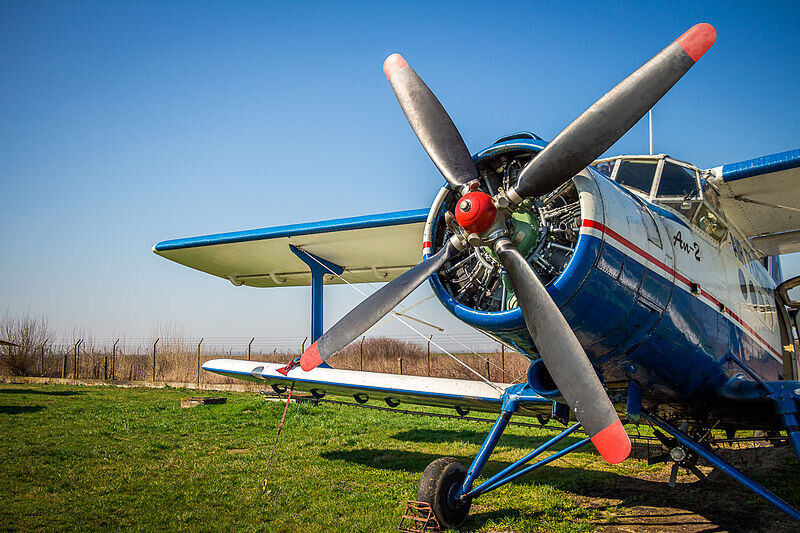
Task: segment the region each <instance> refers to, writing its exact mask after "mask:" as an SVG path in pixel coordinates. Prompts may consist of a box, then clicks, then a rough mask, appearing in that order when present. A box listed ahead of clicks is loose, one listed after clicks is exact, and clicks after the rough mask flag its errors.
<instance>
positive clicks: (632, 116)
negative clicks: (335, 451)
mask: <svg viewBox="0 0 800 533" xmlns="http://www.w3.org/2000/svg"><path fill="white" fill-rule="evenodd" d="M715 38H716V30H714V28H713V27H712V26H711V25H710V24H705V23H703V24H697V25H696V26H693V27H692V28H690V29H689V30H688V31H687V32H686V33H684V34H683V35H681V36H680V37H679V38H678V39H677V40H675V41H674V42H673V43H672V44H670V45H669V46H667V47H666V48H665V49H664V50H662V51H661V52H659V53H658V54H657V55H656V56H655V57H653V58H652V59H651V60H650V61H648V62H647V63H645V64H644V65H643V66H642V67H640V68H639V69H638V70H637V71H636V72H634V73H633V74H631V75H630V76H628V77H627V78H626V79H625V80H623V81H622V82H621V83H620V84H619V85H617V86H616V87H615V88H614V89H612V90H611V91H609V92H608V93H607V94H606V95H604V96H603V97H602V98H600V100H598V101H597V102H596V103H595V104H593V105H592V106H591V107H590V108H589V109H587V110H586V111H585V112H584V113H583V114H581V115H580V116H579V117H578V118H577V119H575V120H574V121H573V122H572V123H571V124H570V125H569V126H567V127H566V128H565V129H564V131H562V132H561V133H559V134H558V136H556V138H555V139H554V140H553V141H552V142H550V143H549V144H548V145H547V146H546V147H545V148H544V149H543V150H542V151H541V152H539V153H538V154H537V155H536V157H534V158H533V160H532V161H531V162H530V163H528V165H526V167H525V168H524V169H523V170H522V172H521V173H520V175H519V179H518V181H517V184H516V185H515V186H514V187H512V188H511V189H509V190H508V191H505V193H502V192H501V193H499V194H498V195H497V196H496V197H495V198H492V197H491V196H489V195H488V194H486V193H484V192H481V191H477V190H475V191H471V192H467V189H469V188H471V187H464V185H467V184H469V183H470V182H471V181H472V180H474V179H476V178H477V177H478V171H477V168H476V167H475V163H474V162H473V160H472V157H471V156H470V153H469V150H468V149H467V147H466V145H465V144H464V140H463V139H462V137H461V134H459V132H458V130H457V129H456V127H455V125H454V124H453V121H452V120H451V119H450V117H449V115H448V114H447V112H446V111H445V110H444V107H442V104H441V103H440V102H439V100H437V99H436V97H435V96H434V95H433V93H432V92H431V90H430V89H429V88H428V86H427V85H425V83H424V82H423V81H422V79H420V77H419V76H418V75H417V73H416V72H415V71H414V69H412V68H411V67H410V66H409V65H408V63H407V62H406V60H405V59H403V57H402V56H401V55H399V54H392V55H391V56H389V57H388V58H387V59H386V61H385V62H384V65H383V70H384V73H385V74H386V77H387V78H388V79H389V82H390V84H391V86H392V90H393V91H394V93H395V96H396V97H397V100H398V102H399V103H400V107H401V108H402V109H403V113H404V114H405V116H406V118H407V119H408V122H409V124H411V127H412V129H413V130H414V133H415V134H416V135H417V138H418V139H419V141H420V143H421V144H422V146H423V148H424V149H425V151H426V152H427V153H428V155H429V156H430V158H431V159H432V160H433V162H434V164H435V165H436V166H437V168H438V169H439V171H440V172H441V173H442V175H443V176H444V178H445V180H446V181H447V182H448V184H449V185H450V187H451V189H455V190H457V191H460V192H462V193H466V194H464V195H463V196H462V197H461V198H460V200H459V202H458V206H457V208H456V214H455V217H454V218H455V220H456V221H457V223H458V225H459V226H460V227H461V228H462V229H463V230H464V231H463V233H464V234H463V235H460V234H459V232H456V235H454V236H453V237H451V238H450V240H448V241H447V242H446V243H445V245H444V246H443V247H442V249H441V250H439V252H438V253H436V254H435V255H433V256H432V257H430V258H429V259H427V260H425V261H423V262H421V263H420V264H418V265H417V266H415V267H414V268H412V269H411V270H409V271H407V272H405V273H404V274H402V275H401V276H399V277H398V278H396V279H394V280H392V281H391V282H390V283H388V284H387V285H385V286H384V287H382V288H381V289H380V290H378V291H377V292H375V293H374V294H372V295H371V296H369V297H368V298H367V299H365V300H364V301H363V302H361V303H360V304H359V305H358V306H356V307H355V308H354V309H353V310H351V311H350V312H349V313H348V314H347V315H345V316H344V317H343V318H342V319H341V320H340V321H339V322H337V323H336V324H335V325H334V326H333V327H332V328H331V329H330V330H328V331H327V332H325V334H324V335H322V336H321V337H320V338H319V339H318V340H317V341H316V342H314V343H313V344H312V345H311V346H310V347H309V348H308V350H306V351H305V352H304V353H303V355H302V356H301V357H300V365H301V366H302V368H303V370H311V369H313V368H315V367H316V366H317V365H319V364H321V363H322V361H325V360H326V359H328V358H329V357H330V356H331V355H333V354H334V353H336V352H337V351H338V350H340V349H342V348H344V347H345V346H346V345H347V344H349V343H350V342H352V341H353V340H354V339H356V338H357V337H358V336H360V335H361V334H362V333H364V332H365V331H366V330H367V329H369V328H370V327H372V325H374V324H375V323H376V322H377V321H378V320H380V318H381V317H383V316H384V315H385V314H387V313H388V312H389V311H391V310H392V308H393V307H394V306H395V305H397V304H398V303H400V302H401V301H402V300H403V299H404V298H405V297H406V296H408V295H409V294H410V293H411V292H412V291H413V290H414V289H416V288H417V287H418V286H419V285H420V284H422V282H423V281H425V280H426V279H427V278H428V277H429V276H430V275H431V274H433V273H435V272H437V271H439V269H441V268H442V266H444V264H445V263H447V261H449V260H450V259H451V257H452V256H453V255H454V253H455V252H457V251H460V250H462V249H463V248H465V247H466V246H468V244H467V242H469V244H471V245H473V246H492V247H493V248H494V249H495V251H496V252H497V256H498V258H499V260H500V262H501V263H502V265H503V267H504V268H505V270H506V272H507V273H508V276H509V278H510V280H511V284H512V286H513V288H514V293H515V295H516V297H517V301H518V303H519V306H520V308H521V310H522V314H523V317H524V319H525V325H526V326H527V329H528V332H529V333H530V335H531V338H532V340H533V342H534V344H535V345H536V348H537V349H538V350H539V353H540V355H541V357H542V359H543V361H544V363H545V366H546V367H547V369H548V371H549V372H550V374H551V376H552V378H553V381H554V382H555V384H556V385H557V386H558V389H559V390H560V392H561V394H562V396H563V397H564V399H565V400H566V402H567V404H568V405H569V406H570V408H571V410H572V412H573V414H574V415H575V417H576V418H577V419H578V421H579V422H581V424H582V425H583V426H584V428H585V429H586V431H587V433H588V434H589V436H590V437H591V439H592V442H593V444H594V445H595V447H596V448H597V450H598V451H599V452H600V454H601V455H602V456H603V458H604V459H605V460H607V461H609V462H611V463H618V462H621V461H623V460H624V459H625V458H627V457H628V455H629V454H630V450H631V443H630V439H629V438H628V435H627V434H626V432H625V429H624V428H623V426H622V422H621V421H620V419H619V417H618V416H617V412H616V410H615V409H614V406H613V405H612V404H611V401H610V400H609V398H608V395H607V394H606V392H605V389H604V388H603V385H602V384H601V383H600V379H599V378H598V376H597V373H596V372H595V370H594V367H592V364H591V362H590V361H589V358H588V357H587V356H586V353H585V352H584V350H583V348H582V347H581V345H580V342H578V339H577V338H576V337H575V334H574V333H573V331H572V329H571V328H570V327H569V324H568V323H567V321H566V319H565V318H564V316H563V315H562V314H561V311H560V310H559V308H558V306H557V305H556V303H555V302H554V301H553V300H552V298H550V295H549V294H548V292H547V290H546V289H545V287H544V285H543V284H542V282H541V281H540V280H539V278H538V276H537V275H536V272H535V271H534V270H533V268H532V267H531V265H530V264H529V263H528V262H527V260H526V259H525V257H523V255H522V253H520V251H519V250H518V249H517V248H516V247H514V245H513V244H512V243H511V241H510V240H509V239H508V237H507V236H506V235H507V232H506V231H505V219H506V217H507V216H508V214H510V210H509V208H508V206H509V202H508V201H505V200H510V202H511V204H512V205H518V204H519V203H521V202H522V201H523V200H524V199H525V198H527V197H529V196H539V195H543V194H547V193H549V192H551V191H552V190H554V189H555V188H557V187H558V186H560V185H562V184H563V183H565V182H566V181H568V180H569V179H571V178H572V177H573V176H574V175H575V174H577V173H578V172H580V171H581V170H582V169H583V168H584V167H586V166H587V165H588V164H590V163H591V162H592V161H594V160H595V159H596V158H597V157H598V156H599V155H600V154H602V153H603V152H605V151H606V149H608V148H609V147H610V146H611V145H612V144H614V143H615V142H616V141H617V140H619V138H620V137H622V135H624V134H625V132H626V131H628V130H629V129H630V128H631V127H633V125H634V124H635V123H636V122H637V121H638V120H639V119H640V118H641V117H642V116H644V114H645V113H646V112H647V110H648V109H650V108H651V107H652V106H653V105H655V103H656V102H657V101H658V100H659V99H660V98H661V97H662V96H663V95H664V94H666V92H667V91H668V90H669V89H670V88H671V87H672V86H673V85H674V84H675V83H676V82H677V81H678V80H679V79H680V78H681V76H683V75H684V74H685V73H686V72H687V71H688V70H689V68H691V67H692V65H694V63H695V62H696V61H697V60H698V59H699V58H700V57H701V56H702V55H703V54H704V53H705V52H706V51H707V50H708V49H709V48H710V47H711V45H712V44H713V43H714V40H715ZM472 188H474V187H472ZM503 194H505V196H506V198H505V199H504V198H502V195H503ZM498 208H499V209H498ZM467 233H468V234H470V235H469V239H466V234H467Z"/></svg>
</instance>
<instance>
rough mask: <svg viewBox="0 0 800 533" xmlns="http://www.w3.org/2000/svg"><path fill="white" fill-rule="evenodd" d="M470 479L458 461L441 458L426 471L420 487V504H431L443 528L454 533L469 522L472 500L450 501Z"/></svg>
mask: <svg viewBox="0 0 800 533" xmlns="http://www.w3.org/2000/svg"><path fill="white" fill-rule="evenodd" d="M466 477H467V469H466V468H465V467H464V465H463V464H461V462H459V460H458V459H456V458H454V457H440V458H439V459H436V460H435V461H433V462H432V463H431V464H429V465H428V466H427V468H425V471H424V472H423V473H422V477H421V478H420V480H419V486H418V487H417V501H421V502H426V503H429V504H430V506H431V509H433V514H434V515H436V519H437V520H438V521H439V525H441V526H442V527H444V528H448V529H452V528H457V527H459V526H461V525H462V524H463V523H464V521H465V520H466V519H467V515H468V514H469V508H470V506H471V505H472V501H471V500H467V501H461V500H455V499H454V498H452V497H450V494H451V491H455V490H457V488H458V487H460V486H461V484H462V483H463V482H464V478H466Z"/></svg>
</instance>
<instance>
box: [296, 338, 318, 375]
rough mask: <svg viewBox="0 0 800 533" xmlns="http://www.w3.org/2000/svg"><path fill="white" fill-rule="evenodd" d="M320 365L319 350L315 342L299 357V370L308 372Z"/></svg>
mask: <svg viewBox="0 0 800 533" xmlns="http://www.w3.org/2000/svg"><path fill="white" fill-rule="evenodd" d="M321 364H322V358H321V357H320V356H319V349H318V348H317V343H316V342H315V343H314V344H312V345H311V346H309V347H308V350H306V351H305V352H303V355H301V356H300V368H302V369H303V370H305V371H306V372H308V371H309V370H313V369H315V368H317V367H318V366H319V365H321Z"/></svg>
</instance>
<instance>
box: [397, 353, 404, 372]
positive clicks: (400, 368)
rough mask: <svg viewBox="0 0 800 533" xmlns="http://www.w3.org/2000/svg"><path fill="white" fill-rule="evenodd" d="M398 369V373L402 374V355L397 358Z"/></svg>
mask: <svg viewBox="0 0 800 533" xmlns="http://www.w3.org/2000/svg"><path fill="white" fill-rule="evenodd" d="M397 371H398V374H400V375H401V376H402V375H403V358H402V357H398V358H397Z"/></svg>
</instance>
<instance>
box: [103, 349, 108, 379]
mask: <svg viewBox="0 0 800 533" xmlns="http://www.w3.org/2000/svg"><path fill="white" fill-rule="evenodd" d="M103 379H108V353H106V354H105V355H104V356H103Z"/></svg>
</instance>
